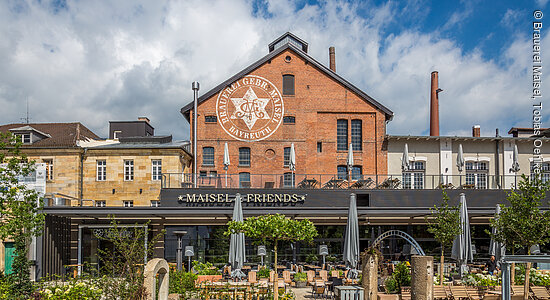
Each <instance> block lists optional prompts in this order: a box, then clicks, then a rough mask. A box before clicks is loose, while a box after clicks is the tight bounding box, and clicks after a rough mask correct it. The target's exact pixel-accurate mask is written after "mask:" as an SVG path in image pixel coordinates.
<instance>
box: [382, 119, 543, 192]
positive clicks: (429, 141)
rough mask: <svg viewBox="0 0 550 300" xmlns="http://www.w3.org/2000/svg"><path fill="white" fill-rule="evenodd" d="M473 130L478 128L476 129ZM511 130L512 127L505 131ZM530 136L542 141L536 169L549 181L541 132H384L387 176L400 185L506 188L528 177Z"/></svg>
mask: <svg viewBox="0 0 550 300" xmlns="http://www.w3.org/2000/svg"><path fill="white" fill-rule="evenodd" d="M478 132H479V131H478ZM511 132H512V130H511ZM535 140H539V141H540V143H541V144H542V146H541V147H539V149H540V150H541V155H540V159H541V172H542V178H543V180H550V147H549V146H550V139H549V138H546V137H537V138H535V137H529V136H526V135H521V137H513V136H511V137H500V136H498V137H480V136H472V137H458V136H394V135H389V136H387V142H388V175H389V176H392V177H394V178H397V179H399V180H400V183H401V185H400V187H401V188H409V189H435V188H441V187H446V188H476V189H501V188H504V189H509V188H512V186H513V185H514V184H516V182H517V181H519V180H520V179H521V175H527V176H531V175H532V174H533V165H534V163H533V162H534V161H536V159H537V157H536V156H535V155H534V154H533V149H534V148H535V146H534V143H535ZM405 144H407V146H408V153H409V169H408V170H404V169H403V163H402V159H403V153H404V148H405ZM460 145H462V150H463V155H462V156H463V158H464V166H463V168H462V170H459V167H458V164H457V157H458V155H459V147H460ZM515 147H517V149H518V150H517V151H518V155H517V159H516V160H517V163H518V164H519V171H517V172H515V171H514V168H513V165H514V161H515V160H514V149H515Z"/></svg>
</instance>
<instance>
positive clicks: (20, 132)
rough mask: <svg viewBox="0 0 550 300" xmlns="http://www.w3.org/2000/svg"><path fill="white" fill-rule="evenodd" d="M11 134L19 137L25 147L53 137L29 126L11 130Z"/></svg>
mask: <svg viewBox="0 0 550 300" xmlns="http://www.w3.org/2000/svg"><path fill="white" fill-rule="evenodd" d="M10 132H11V133H12V134H13V135H15V136H16V137H19V138H20V139H21V142H23V144H25V145H31V144H33V143H36V142H38V141H40V140H43V139H47V138H51V137H52V136H51V135H49V134H47V133H44V132H42V131H40V130H37V129H35V128H33V127H31V126H29V125H25V126H22V127H18V128H12V129H10Z"/></svg>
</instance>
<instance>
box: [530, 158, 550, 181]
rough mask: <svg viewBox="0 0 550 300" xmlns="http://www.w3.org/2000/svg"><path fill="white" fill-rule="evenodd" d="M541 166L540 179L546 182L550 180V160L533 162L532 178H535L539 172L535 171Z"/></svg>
mask: <svg viewBox="0 0 550 300" xmlns="http://www.w3.org/2000/svg"><path fill="white" fill-rule="evenodd" d="M536 167H539V168H540V180H542V182H544V183H546V182H549V181H550V162H543V163H538V164H536V163H534V162H531V180H533V179H534V178H535V176H536V174H537V173H535V168H536Z"/></svg>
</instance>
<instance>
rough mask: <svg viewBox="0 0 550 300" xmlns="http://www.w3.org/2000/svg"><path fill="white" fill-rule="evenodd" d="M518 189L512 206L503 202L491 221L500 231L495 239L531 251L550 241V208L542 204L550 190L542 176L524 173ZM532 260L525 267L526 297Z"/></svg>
mask: <svg viewBox="0 0 550 300" xmlns="http://www.w3.org/2000/svg"><path fill="white" fill-rule="evenodd" d="M521 177H522V179H521V181H520V182H519V183H518V187H517V189H514V190H512V191H511V192H510V194H508V197H507V200H508V201H509V202H510V206H505V205H502V206H501V207H502V209H501V212H500V215H499V216H498V217H497V218H495V219H494V220H492V221H491V226H493V227H495V229H496V231H497V234H496V235H494V238H495V239H496V240H497V241H499V242H501V243H504V245H506V247H511V248H512V249H513V248H524V249H525V250H526V251H527V254H531V250H530V249H531V247H532V246H534V245H536V244H539V245H542V244H545V243H547V242H548V241H550V236H549V235H548V232H549V231H550V211H545V212H543V211H541V209H540V206H541V205H542V204H543V201H545V198H546V192H547V191H548V190H549V189H550V184H549V183H548V182H546V183H544V182H542V180H541V179H540V177H538V176H534V177H533V178H531V179H529V178H528V177H527V176H525V175H522V176H521ZM530 269H531V263H527V267H526V268H525V286H524V292H525V296H524V299H527V297H528V296H529V273H530Z"/></svg>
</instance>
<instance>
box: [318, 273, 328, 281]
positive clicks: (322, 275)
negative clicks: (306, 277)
mask: <svg viewBox="0 0 550 300" xmlns="http://www.w3.org/2000/svg"><path fill="white" fill-rule="evenodd" d="M319 277H321V279H323V281H328V272H327V270H321V271H319Z"/></svg>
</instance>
